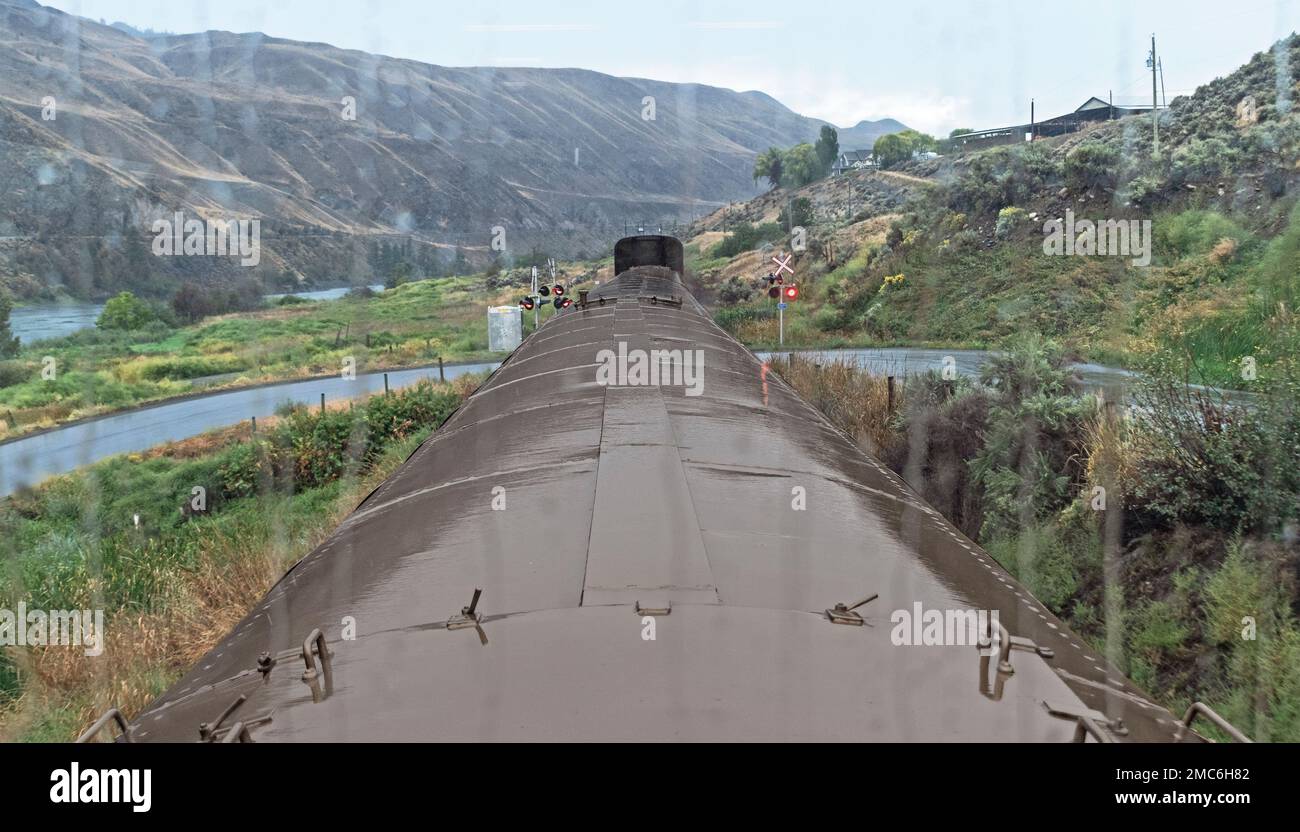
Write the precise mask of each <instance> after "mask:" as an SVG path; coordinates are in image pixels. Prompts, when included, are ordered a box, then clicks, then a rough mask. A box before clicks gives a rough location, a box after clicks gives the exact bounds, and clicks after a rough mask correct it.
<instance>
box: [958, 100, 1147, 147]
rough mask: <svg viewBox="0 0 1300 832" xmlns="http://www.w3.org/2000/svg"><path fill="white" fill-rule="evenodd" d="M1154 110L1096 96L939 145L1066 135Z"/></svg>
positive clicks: (978, 144) (977, 144)
mask: <svg viewBox="0 0 1300 832" xmlns="http://www.w3.org/2000/svg"><path fill="white" fill-rule="evenodd" d="M1149 112H1151V108H1150V107H1121V106H1118V105H1115V104H1112V103H1111V102H1109V101H1104V100H1102V99H1100V98H1098V97H1097V96H1095V95H1094V96H1092V97H1091V98H1089V99H1088V100H1087V101H1085V102H1083V103H1082V104H1080V105H1079V106H1078V107H1076V108H1075V109H1074V110H1072V111H1071V112H1068V113H1066V114H1064V115H1059V116H1055V117H1054V118H1048V119H1043V120H1042V121H1034V122H1031V123H1029V124H1015V125H1011V126H1010V127H993V128H990V129H988V130H976V131H974V132H973V133H964V134H962V135H960V136H955V137H953V138H951V139H944V140H943V141H941V142H940V144H939V146H940V148H941V149H944V150H949V151H952V150H961V149H963V148H967V149H972V150H976V149H979V148H983V147H993V146H995V145H1000V144H1014V143H1016V142H1023V141H1032V140H1034V139H1042V138H1047V137H1049V136H1064V135H1065V134H1067V133H1077V132H1079V131H1080V130H1082V129H1083V128H1084V127H1085V126H1086V125H1087V124H1089V123H1092V122H1097V121H1110V120H1112V119H1117V118H1124V117H1125V116H1136V115H1141V114H1142V113H1149Z"/></svg>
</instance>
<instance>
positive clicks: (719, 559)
mask: <svg viewBox="0 0 1300 832" xmlns="http://www.w3.org/2000/svg"><path fill="white" fill-rule="evenodd" d="M620 344H623V345H625V347H626V349H627V350H638V349H639V350H646V351H650V350H655V349H658V350H699V351H700V352H701V354H702V356H703V359H704V370H703V385H702V388H701V390H700V394H699V395H688V393H689V392H690V389H689V388H687V387H686V386H685V385H684V384H683V385H680V386H679V385H672V384H669V385H663V384H661V385H660V386H657V387H649V386H625V387H617V386H607V385H605V386H602V384H600V383H599V382H598V380H597V369H598V368H599V366H600V363H601V361H602V355H601V351H602V350H611V351H613V352H614V354H616V355H617V352H618V350H619V345H620ZM799 490H802V493H803V495H804V500H805V504H804V505H805V507H804V508H803V509H796V508H795V507H794V506H793V505H792V500H793V499H795V495H797V494H798V493H799ZM476 589H481V590H482V595H481V598H480V599H479V601H478V603H477V606H476V609H475V615H476V616H479V615H481V618H477V617H476V618H465V617H460V618H458V616H462V615H463V613H464V609H463V608H465V607H466V606H468V605H469V604H470V602H471V598H472V597H473V596H474V593H475V590H476ZM872 594H876V595H877V597H876V598H875V599H874V600H872V601H870V602H869V603H867V604H865V605H863V606H862V607H860V608H859V609H858V612H859V613H860V614H861V618H862V622H863V623H862V625H861V626H855V625H853V624H839V623H835V622H834V621H833V620H832V617H831V616H828V614H827V612H826V611H827V610H828V609H833V608H834V606H835V605H836V604H837V603H845V604H848V603H851V602H854V601H856V600H858V599H860V598H864V597H868V596H870V595H872ZM929 610H938V611H949V610H958V611H960V610H986V611H987V610H997V611H998V614H999V619H1000V622H1001V623H1002V625H1004V626H1005V627H1006V630H1007V631H1008V633H1009V634H1010V635H1011V636H1013V637H1014V638H1015V639H1016V640H1017V642H1016V645H1015V646H1016V649H1014V650H1012V652H1011V655H1010V661H1011V664H1012V667H1013V671H1014V672H1011V673H998V671H997V666H996V665H997V660H996V657H995V658H994V659H993V660H991V661H990V660H988V659H987V658H985V659H984V660H983V661H981V656H980V651H979V650H978V649H977V648H976V647H975V646H972V645H948V646H916V645H912V646H907V645H899V644H896V643H895V642H896V641H897V640H898V639H897V638H895V637H894V635H895V627H896V624H895V622H894V621H892V620H891V618H893V617H894V616H895V615H896V614H897V613H898V612H899V611H908V612H913V611H929ZM347 622H352V623H353V625H354V626H355V638H354V639H352V640H345V639H344V638H343V637H342V636H343V628H344V626H345V624H346V623H347ZM651 627H653V633H651V631H650V628H651ZM316 628H320V629H321V631H322V632H323V633H324V636H325V640H326V641H327V642H328V649H329V651H330V653H331V655H330V657H329V659H328V666H327V667H326V666H325V663H324V662H321V661H320V659H318V658H315V657H311V658H310V659H304V658H303V642H304V639H305V638H306V637H307V636H308V634H309V633H310V632H311V631H312V630H314V629H316ZM651 634H652V635H653V639H651V638H650V637H649V636H650V635H651ZM263 654H269V657H268V658H262V659H261V664H260V666H259V657H261V656H263ZM309 664H314V665H315V666H316V668H317V670H318V672H317V673H316V674H315V675H314V676H313V674H312V673H304V671H305V670H306V669H307V667H308V665H309ZM305 677H306V678H305ZM239 696H244V697H246V699H245V700H243V701H242V704H240V705H238V707H237V709H236V710H235V711H234V712H233V713H232V715H231V716H230V717H228V718H227V719H226V721H225V723H224V725H225V726H226V727H229V726H230V725H231V724H233V723H235V722H236V721H241V722H244V723H245V725H246V726H250V735H251V737H252V739H254V740H255V741H259V742H260V741H276V740H303V741H326V740H396V741H403V740H521V739H522V740H580V739H592V740H611V739H639V740H720V739H727V740H796V739H797V740H808V739H811V740H981V741H1024V740H1030V741H1065V740H1069V739H1071V738H1072V737H1074V736H1075V732H1076V730H1077V726H1078V725H1079V724H1080V723H1081V721H1083V720H1084V719H1087V720H1088V721H1089V722H1090V724H1092V725H1094V726H1095V725H1097V724H1102V725H1104V726H1106V728H1105V730H1104V732H1103V736H1102V738H1104V739H1135V740H1170V739H1173V738H1174V737H1175V729H1176V727H1177V723H1176V721H1175V720H1174V719H1173V717H1172V716H1171V715H1170V714H1169V713H1168V712H1167V711H1166V710H1164V709H1163V708H1161V707H1159V706H1157V705H1155V704H1153V703H1152V702H1151V701H1150V700H1149V699H1148V698H1147V696H1146V695H1145V694H1144V693H1143V692H1142V691H1141V690H1139V689H1137V688H1136V687H1135V686H1134V685H1133V684H1132V683H1131V682H1129V681H1128V680H1127V679H1125V678H1124V677H1123V676H1121V675H1120V674H1118V673H1117V672H1115V671H1114V670H1113V669H1111V668H1109V667H1108V666H1107V664H1106V662H1105V660H1104V659H1103V657H1102V656H1101V655H1100V654H1098V653H1097V652H1096V651H1095V650H1094V649H1093V648H1092V647H1091V646H1090V645H1089V644H1087V643H1085V642H1084V641H1083V640H1082V639H1080V637H1079V636H1078V635H1076V634H1075V633H1073V632H1072V631H1070V630H1069V628H1068V627H1067V626H1066V625H1065V624H1064V623H1063V622H1061V621H1060V620H1058V619H1057V618H1056V617H1055V616H1053V615H1052V614H1051V613H1050V612H1049V611H1048V610H1047V609H1046V608H1044V607H1043V605H1042V604H1041V603H1039V602H1038V601H1037V600H1036V599H1034V598H1033V597H1032V596H1031V595H1030V593H1029V592H1028V591H1026V590H1025V588H1024V587H1023V586H1021V585H1020V584H1019V583H1018V582H1016V581H1015V580H1014V579H1013V578H1012V577H1011V576H1010V575H1009V574H1008V573H1007V572H1006V571H1005V570H1003V569H1002V567H1001V566H999V565H998V564H997V563H996V562H995V561H994V560H993V559H992V558H991V557H990V556H989V555H988V554H987V553H986V552H984V551H983V550H982V549H981V548H980V547H979V546H977V545H976V544H974V543H973V542H972V541H970V540H968V539H967V538H966V537H964V536H963V535H962V534H961V533H960V532H959V531H958V530H957V529H956V528H954V527H953V526H952V525H951V524H949V523H948V522H947V521H946V520H944V518H943V517H941V516H940V515H939V514H938V513H937V512H936V511H935V510H934V509H932V508H931V507H930V506H928V505H927V504H925V503H924V502H923V501H922V500H920V499H919V498H918V497H917V496H916V494H915V493H914V492H913V491H912V490H911V489H910V488H909V487H908V486H907V485H906V484H905V483H904V482H903V481H902V480H901V479H900V478H899V477H897V476H896V475H895V474H894V473H893V472H892V471H890V470H889V469H887V468H886V467H885V466H884V465H882V464H880V463H879V462H878V461H876V460H875V459H873V458H871V457H870V456H869V455H867V454H866V453H864V452H863V451H862V450H860V449H859V448H858V447H857V446H856V445H855V444H854V443H853V442H852V441H851V440H850V439H849V438H848V437H846V436H845V435H843V434H842V433H841V432H840V431H839V430H837V429H836V428H834V427H833V426H832V425H831V424H830V423H829V422H828V421H827V420H826V419H825V418H824V417H823V416H822V415H821V414H820V413H818V412H817V411H816V410H815V409H814V408H812V407H811V406H810V405H808V404H807V403H805V402H804V401H803V400H802V399H800V398H799V397H798V396H796V395H795V394H794V393H793V392H792V391H791V390H790V389H789V388H788V387H787V386H786V385H785V384H784V383H783V382H782V381H781V380H780V379H779V378H777V377H776V376H775V375H774V374H772V373H771V372H769V371H768V369H767V368H766V367H765V366H764V365H763V363H762V362H761V361H759V360H758V359H757V358H756V357H755V356H754V355H753V354H752V353H750V352H749V351H748V350H746V349H745V348H744V347H743V346H741V345H740V344H739V343H738V342H736V341H735V340H734V339H732V338H731V337H730V336H728V335H727V334H726V333H724V332H723V331H722V330H720V329H719V328H718V327H717V326H716V325H714V323H713V322H712V320H711V319H710V318H709V316H708V315H707V313H706V312H705V311H704V310H703V309H702V308H701V307H700V306H699V305H698V304H696V302H695V301H694V300H693V299H692V298H691V297H690V296H689V295H687V294H685V292H684V289H683V287H682V284H681V283H680V282H678V281H677V280H675V279H674V278H673V276H672V275H671V273H669V272H666V271H665V270H663V269H654V268H634V269H632V270H630V271H628V272H625V273H623V274H622V275H620V276H619V277H618V278H617V279H615V280H613V281H611V282H609V283H608V284H606V285H604V286H601V287H599V288H598V289H596V290H594V291H592V292H591V293H590V295H589V298H588V303H587V304H586V306H585V307H583V308H574V309H572V310H569V311H566V312H564V313H562V314H560V315H557V316H556V317H555V318H553V319H552V320H550V321H549V322H547V323H546V324H545V325H544V326H542V327H541V329H539V330H538V331H537V332H536V333H534V334H533V335H531V336H530V337H529V338H528V339H527V340H526V341H525V342H524V343H523V345H522V346H521V347H520V348H519V349H518V350H516V351H515V352H514V353H513V354H512V355H511V356H510V358H509V359H508V360H507V361H506V362H505V363H504V365H503V366H502V367H501V368H500V369H499V370H498V371H497V372H496V373H495V374H493V376H492V377H491V378H490V379H489V380H488V382H487V383H485V384H484V385H483V386H482V387H481V388H480V389H479V390H478V391H477V392H475V393H474V394H473V396H471V397H470V398H469V399H468V400H467V401H466V403H465V404H464V405H463V406H462V407H461V408H460V409H459V410H458V411H457V412H456V413H455V414H454V415H453V416H452V417H451V418H450V419H449V420H448V422H447V424H446V425H444V426H443V427H442V428H441V429H440V430H438V431H437V432H436V433H435V434H434V435H433V436H432V437H431V438H430V439H429V440H428V441H426V442H425V443H424V444H423V445H422V446H421V447H420V448H419V450H418V451H416V453H415V454H413V455H412V457H411V459H410V460H409V461H408V462H407V463H406V464H405V465H403V466H402V467H401V468H400V469H399V470H398V471H397V472H396V473H395V474H393V476H391V477H390V478H389V479H388V480H387V481H385V482H384V483H383V485H382V486H381V487H379V488H378V489H377V490H376V491H375V492H374V493H373V494H372V495H370V497H368V498H367V499H366V500H365V502H364V503H363V504H362V505H361V506H359V507H358V508H357V510H356V511H355V512H354V513H353V514H351V515H350V516H349V517H348V518H347V519H346V520H345V521H344V522H343V524H342V525H341V526H340V527H339V528H338V529H337V530H336V531H335V532H334V533H333V534H332V535H331V536H330V537H329V538H328V539H327V540H326V541H325V542H324V543H323V544H321V545H320V546H319V547H318V548H317V549H316V550H314V551H313V552H312V553H311V554H310V555H308V556H307V557H306V558H304V559H303V560H302V561H301V562H300V563H299V564H297V565H296V566H295V567H294V568H293V569H292V570H291V571H290V572H289V573H288V574H287V575H286V576H285V577H284V578H283V579H282V580H281V581H280V582H279V583H278V584H277V585H276V586H275V587H274V588H273V589H272V591H271V592H270V593H269V594H268V596H267V597H266V598H264V599H263V600H262V601H261V602H260V603H258V604H257V605H256V607H255V608H254V609H253V610H252V611H251V612H250V613H249V615H248V616H247V617H246V618H245V619H244V620H243V621H241V622H240V623H239V624H238V625H237V626H236V628H235V629H234V631H233V632H232V633H231V634H230V635H229V636H228V637H227V638H226V639H224V640H223V641H222V642H221V643H220V644H219V645H218V646H217V647H216V648H214V649H213V650H212V651H210V652H209V653H208V654H207V655H206V656H205V657H204V658H203V659H202V660H201V661H200V662H199V663H198V665H196V666H195V668H194V669H193V670H191V671H190V672H189V673H188V674H187V675H186V676H185V677H184V678H183V679H182V680H181V681H180V682H179V683H177V684H176V685H175V686H174V687H173V688H172V689H171V690H169V691H168V692H167V693H166V694H164V695H163V696H162V697H160V698H159V699H158V700H157V701H156V702H154V703H153V704H152V705H151V706H150V707H149V708H148V709H147V710H146V711H144V712H143V713H142V714H141V715H139V717H138V718H137V719H136V720H135V722H134V726H133V733H134V735H135V737H136V739H137V740H140V741H150V740H190V739H197V738H198V736H199V725H200V723H202V722H209V723H211V722H213V721H214V720H215V719H216V718H217V717H218V715H219V714H221V713H222V712H223V711H224V710H225V709H226V708H227V707H228V706H229V705H230V704H231V703H233V702H236V701H238V699H237V698H238V697H239Z"/></svg>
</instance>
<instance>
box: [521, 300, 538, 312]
mask: <svg viewBox="0 0 1300 832" xmlns="http://www.w3.org/2000/svg"><path fill="white" fill-rule="evenodd" d="M535 305H536V304H534V303H533V299H532V298H524V299H523V300H521V301H519V308H520V309H523V310H525V311H527V310H529V309H532V308H533V306H535Z"/></svg>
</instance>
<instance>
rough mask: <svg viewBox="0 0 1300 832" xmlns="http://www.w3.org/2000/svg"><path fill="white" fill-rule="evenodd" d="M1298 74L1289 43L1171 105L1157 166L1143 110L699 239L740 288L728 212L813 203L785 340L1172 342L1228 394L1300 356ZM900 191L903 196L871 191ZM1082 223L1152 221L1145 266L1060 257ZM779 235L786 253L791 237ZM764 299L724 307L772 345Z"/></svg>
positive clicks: (1126, 359) (841, 182) (812, 197)
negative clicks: (728, 247) (1033, 335)
mask: <svg viewBox="0 0 1300 832" xmlns="http://www.w3.org/2000/svg"><path fill="white" fill-rule="evenodd" d="M1279 67H1281V68H1283V74H1282V80H1281V81H1280V82H1279V80H1278V74H1279V73H1278V68H1279ZM1288 68H1289V69H1288ZM1297 70H1300V39H1297V38H1296V37H1295V36H1292V37H1290V38H1288V39H1287V40H1285V41H1284V42H1282V43H1281V44H1280V45H1279V46H1278V47H1276V49H1275V50H1270V51H1268V52H1262V53H1259V54H1258V55H1256V56H1255V57H1254V58H1253V59H1252V60H1251V61H1250V62H1249V63H1247V64H1246V65H1245V66H1243V67H1242V68H1241V69H1239V70H1238V71H1237V72H1234V73H1232V74H1231V75H1229V76H1226V77H1224V78H1220V79H1217V80H1215V81H1213V82H1212V83H1209V84H1206V85H1204V86H1203V87H1201V88H1199V89H1198V90H1196V92H1195V93H1194V94H1192V95H1190V96H1184V97H1180V98H1177V99H1175V100H1174V101H1173V102H1172V103H1171V107H1170V109H1169V110H1168V111H1167V112H1165V113H1163V115H1162V129H1161V147H1160V152H1159V154H1158V155H1155V156H1153V155H1152V152H1151V151H1152V148H1151V122H1150V118H1149V117H1147V116H1133V117H1129V118H1126V119H1121V120H1117V121H1112V122H1101V123H1098V124H1095V125H1093V126H1091V127H1090V128H1088V129H1085V130H1084V131H1082V132H1080V133H1075V134H1071V135H1068V136H1064V137H1059V138H1054V139H1047V140H1039V141H1036V142H1034V143H1032V144H1024V145H1014V146H1008V147H1000V148H994V149H990V150H984V151H980V152H975V153H971V154H969V155H955V156H949V157H942V158H938V159H932V160H928V161H923V162H909V163H906V164H904V165H903V166H901V167H900V168H899V169H897V170H892V171H881V172H862V171H859V172H852V173H848V174H845V175H843V176H840V177H836V178H832V179H828V180H823V181H820V182H816V183H813V184H812V185H809V186H806V187H805V188H803V189H800V190H798V191H794V192H786V191H784V190H778V191H775V192H773V193H771V194H767V195H764V196H762V197H760V198H758V199H756V200H753V201H751V202H748V203H745V204H744V205H740V206H735V207H732V208H731V209H729V210H728V211H725V212H718V213H716V214H714V215H711V216H710V217H708V218H706V219H705V220H703V221H701V222H700V223H698V224H696V225H695V226H693V228H692V231H691V234H692V235H707V234H712V235H713V236H712V237H707V236H706V237H700V239H701V240H704V241H706V244H705V245H703V246H698V245H697V247H696V248H697V249H700V254H699V260H698V261H697V265H701V266H704V267H706V268H705V271H707V272H710V273H713V274H715V275H717V276H719V277H720V278H724V277H729V276H731V274H732V272H733V271H734V270H730V271H729V270H728V269H727V268H726V263H725V261H724V262H723V263H719V262H717V261H716V260H715V259H713V258H710V257H709V256H708V251H709V249H710V246H712V245H716V243H717V242H718V240H719V239H721V238H722V237H723V235H722V234H721V233H720V232H722V231H723V229H724V224H725V223H726V222H727V221H728V218H733V221H734V218H739V219H743V220H744V221H747V222H751V223H762V222H771V221H773V220H775V219H777V218H778V215H777V211H779V210H780V207H782V206H784V205H786V204H788V203H790V202H791V201H792V200H795V201H797V200H800V199H805V198H806V199H807V200H808V205H809V209H810V215H809V216H808V217H806V218H802V219H801V222H802V223H803V224H804V225H805V226H806V227H807V228H808V230H809V240H810V242H809V249H808V251H807V252H805V253H803V254H800V255H799V256H798V257H797V258H796V263H797V264H798V268H797V271H798V279H799V280H800V281H801V282H802V283H803V287H804V293H803V295H802V298H801V302H800V304H798V307H797V309H796V310H792V317H793V320H791V316H787V322H786V325H787V330H786V332H787V342H788V343H789V342H790V339H793V343H796V344H798V343H809V344H811V343H820V342H827V341H846V342H854V343H913V344H918V343H931V344H943V345H950V346H959V345H968V346H995V345H998V344H999V343H1001V342H1002V341H1003V340H1004V339H1006V338H1008V337H1010V336H1013V335H1016V334H1019V333H1023V332H1026V331H1032V332H1038V333H1041V334H1043V335H1046V336H1049V337H1051V338H1054V339H1056V340H1058V341H1060V342H1061V343H1063V344H1064V345H1065V346H1066V347H1067V348H1068V349H1070V350H1071V351H1072V352H1073V353H1074V354H1075V355H1076V356H1079V357H1084V358H1089V359H1093V360H1100V361H1109V362H1117V363H1123V364H1128V365H1132V364H1135V363H1137V362H1139V361H1140V360H1142V357H1143V356H1145V355H1149V354H1150V353H1152V352H1153V351H1154V350H1156V349H1158V348H1161V347H1168V348H1173V349H1175V350H1176V351H1178V352H1179V353H1180V354H1183V355H1185V356H1186V357H1187V358H1189V359H1190V360H1191V362H1192V363H1193V364H1195V366H1196V370H1195V372H1196V373H1197V374H1199V376H1200V377H1201V378H1202V379H1203V380H1206V381H1210V382H1213V383H1223V384H1232V383H1233V382H1234V381H1240V379H1239V378H1238V371H1239V368H1240V365H1241V362H1242V361H1243V359H1245V358H1247V357H1251V358H1253V359H1254V360H1255V362H1256V364H1257V366H1260V367H1265V366H1269V365H1271V364H1272V363H1274V362H1276V361H1278V360H1281V359H1285V358H1288V357H1293V356H1295V355H1297V354H1300V338H1298V337H1297V327H1296V322H1295V317H1294V310H1295V304H1296V302H1297V300H1298V298H1297V287H1296V282H1297V281H1296V276H1295V264H1296V262H1297V259H1298V257H1300V217H1298V216H1297V211H1298V210H1300V209H1296V208H1295V205H1296V202H1297V195H1298V194H1300V190H1298V188H1300V161H1298V160H1300V117H1298V116H1297V113H1296V111H1295V109H1294V107H1293V106H1292V104H1291V102H1292V101H1294V100H1295V99H1296V98H1297V96H1298V95H1300V86H1297V82H1296V80H1295V79H1297V78H1300V71H1297ZM888 191H897V192H899V193H900V194H901V195H899V196H895V197H891V198H883V199H882V198H874V199H872V198H870V194H872V193H878V192H888ZM850 193H852V194H855V195H856V196H855V197H854V198H853V199H850V198H849V197H848V196H847V195H848V194H850ZM1067 211H1068V212H1070V214H1071V215H1073V216H1074V217H1077V218H1078V219H1080V220H1082V219H1089V220H1092V221H1096V222H1103V221H1107V220H1124V221H1136V222H1137V223H1138V226H1137V227H1138V228H1139V229H1140V228H1142V227H1143V226H1142V225H1141V224H1142V223H1143V222H1149V223H1150V230H1151V237H1152V238H1153V240H1152V246H1151V248H1150V249H1149V257H1147V258H1143V257H1142V256H1139V254H1138V252H1136V250H1134V255H1133V256H1102V255H1097V254H1093V255H1091V256H1084V255H1081V256H1053V255H1051V254H1048V253H1046V252H1045V250H1044V240H1045V237H1046V234H1047V228H1046V223H1048V222H1049V221H1052V220H1062V221H1064V220H1065V219H1066V217H1067ZM872 217H875V218H882V217H883V218H887V219H888V226H887V228H886V229H885V230H884V231H883V233H880V234H878V235H877V236H875V237H872V238H860V239H858V240H856V241H854V240H851V239H845V237H844V234H845V231H846V229H848V228H850V227H851V224H854V223H861V222H862V221H863V220H866V219H869V218H872ZM778 230H780V229H778ZM826 240H831V241H837V242H838V243H839V244H838V245H833V246H831V247H826V246H824V245H822V243H823V241H826ZM770 241H771V242H773V243H774V244H776V245H788V238H786V237H785V236H784V235H783V234H782V235H780V236H779V238H778V239H770ZM1134 241H1135V242H1136V238H1135V240H1134ZM742 256H743V255H742ZM1143 259H1147V260H1149V262H1145V263H1144V262H1141V261H1142V260H1143ZM760 265H761V264H760ZM761 273H762V272H759V274H750V275H749V277H750V278H751V279H753V278H755V277H758V276H760V275H761ZM887 277H889V278H892V279H891V280H889V281H886V280H885V278H887ZM731 294H732V297H733V299H739V298H736V294H737V293H735V292H732V293H731ZM742 294H743V293H742ZM765 300H766V298H763V301H765ZM763 301H759V300H751V301H749V302H748V303H745V302H741V303H740V305H739V307H738V311H737V312H734V313H733V312H729V313H727V315H728V320H732V321H747V322H749V324H750V326H749V328H748V329H747V330H746V331H745V333H743V334H746V335H748V336H749V337H751V338H752V339H755V340H756V341H759V342H765V341H766V340H767V337H768V336H767V335H766V334H765V333H766V330H767V329H769V328H770V329H774V326H772V323H771V322H770V321H768V312H767V311H766V309H765V304H764V303H763ZM745 310H748V311H745ZM771 335H772V336H774V335H775V333H774V332H772V333H771Z"/></svg>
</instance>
